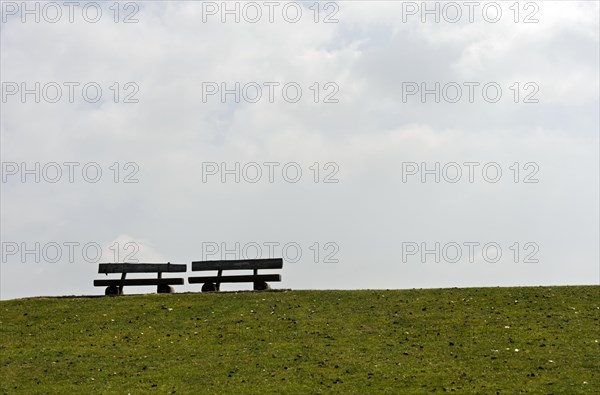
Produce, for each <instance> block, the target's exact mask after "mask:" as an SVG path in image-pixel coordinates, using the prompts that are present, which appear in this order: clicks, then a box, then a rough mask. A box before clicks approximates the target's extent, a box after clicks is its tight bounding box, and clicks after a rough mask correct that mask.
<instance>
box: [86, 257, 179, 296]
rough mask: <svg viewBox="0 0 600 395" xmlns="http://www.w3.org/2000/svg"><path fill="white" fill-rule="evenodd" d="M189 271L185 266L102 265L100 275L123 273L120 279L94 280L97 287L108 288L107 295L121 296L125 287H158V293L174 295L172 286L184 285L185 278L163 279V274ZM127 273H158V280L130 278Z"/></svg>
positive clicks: (162, 264) (166, 264) (165, 264)
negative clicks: (127, 277)
mask: <svg viewBox="0 0 600 395" xmlns="http://www.w3.org/2000/svg"><path fill="white" fill-rule="evenodd" d="M185 271H187V265H185V264H173V263H170V262H167V263H101V264H100V265H99V266H98V273H104V274H106V275H108V274H109V273H121V278H120V279H107V280H94V286H95V287H106V290H105V291H104V294H105V295H121V294H122V293H123V287H124V286H125V285H156V286H157V289H156V292H158V293H172V292H173V288H171V285H183V283H184V281H183V278H163V277H162V274H163V273H175V272H177V273H181V272H185ZM127 273H157V277H156V278H129V279H126V278H125V276H127Z"/></svg>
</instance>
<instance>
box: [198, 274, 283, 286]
mask: <svg viewBox="0 0 600 395" xmlns="http://www.w3.org/2000/svg"><path fill="white" fill-rule="evenodd" d="M255 281H265V282H267V281H281V275H279V274H258V275H256V276H254V275H251V274H249V275H244V276H221V277H219V276H206V277H188V282H189V283H190V284H198V283H252V282H255Z"/></svg>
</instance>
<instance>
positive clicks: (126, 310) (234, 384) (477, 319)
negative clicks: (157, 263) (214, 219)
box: [0, 286, 600, 395]
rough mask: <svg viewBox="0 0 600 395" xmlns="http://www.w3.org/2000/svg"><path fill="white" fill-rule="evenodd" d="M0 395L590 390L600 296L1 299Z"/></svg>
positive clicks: (553, 290) (594, 387) (599, 344)
mask: <svg viewBox="0 0 600 395" xmlns="http://www.w3.org/2000/svg"><path fill="white" fill-rule="evenodd" d="M0 310H1V312H2V313H1V318H0V320H1V330H0V333H1V340H0V353H1V356H0V367H1V377H2V380H1V386H0V390H1V392H2V393H3V394H45V393H48V394H132V395H133V394H199V393H214V394H220V393H232V394H246V393H257V394H259V393H260V394H265V393H272V394H281V393H286V394H288V393H289V394H319V393H340V394H355V393H356V394H358V393H360V394H367V393H373V394H379V393H384V394H405V393H409V394H412V393H423V394H425V393H431V392H437V393H443V392H455V393H487V394H495V393H501V394H505V393H506V394H514V393H522V392H531V393H554V394H577V393H598V389H599V388H600V321H599V317H600V287H598V286H573V287H527V288H471V289H431V290H397V291H368V290H366V291H284V292H240V293H217V294H200V293H197V294H173V295H165V294H162V295H139V296H137V295H136V296H122V297H99V298H32V299H20V300H10V301H2V302H0Z"/></svg>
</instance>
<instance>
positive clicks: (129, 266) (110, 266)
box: [98, 263, 187, 273]
mask: <svg viewBox="0 0 600 395" xmlns="http://www.w3.org/2000/svg"><path fill="white" fill-rule="evenodd" d="M186 270H187V265H185V264H175V263H101V264H100V265H99V266H98V273H158V272H163V273H175V272H185V271H186Z"/></svg>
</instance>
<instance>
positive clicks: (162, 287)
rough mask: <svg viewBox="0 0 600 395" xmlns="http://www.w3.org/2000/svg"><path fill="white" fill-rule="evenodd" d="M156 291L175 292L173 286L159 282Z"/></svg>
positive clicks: (160, 292)
mask: <svg viewBox="0 0 600 395" xmlns="http://www.w3.org/2000/svg"><path fill="white" fill-rule="evenodd" d="M156 292H157V293H159V294H172V293H173V287H171V286H170V285H168V284H159V285H158V286H157V287H156Z"/></svg>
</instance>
